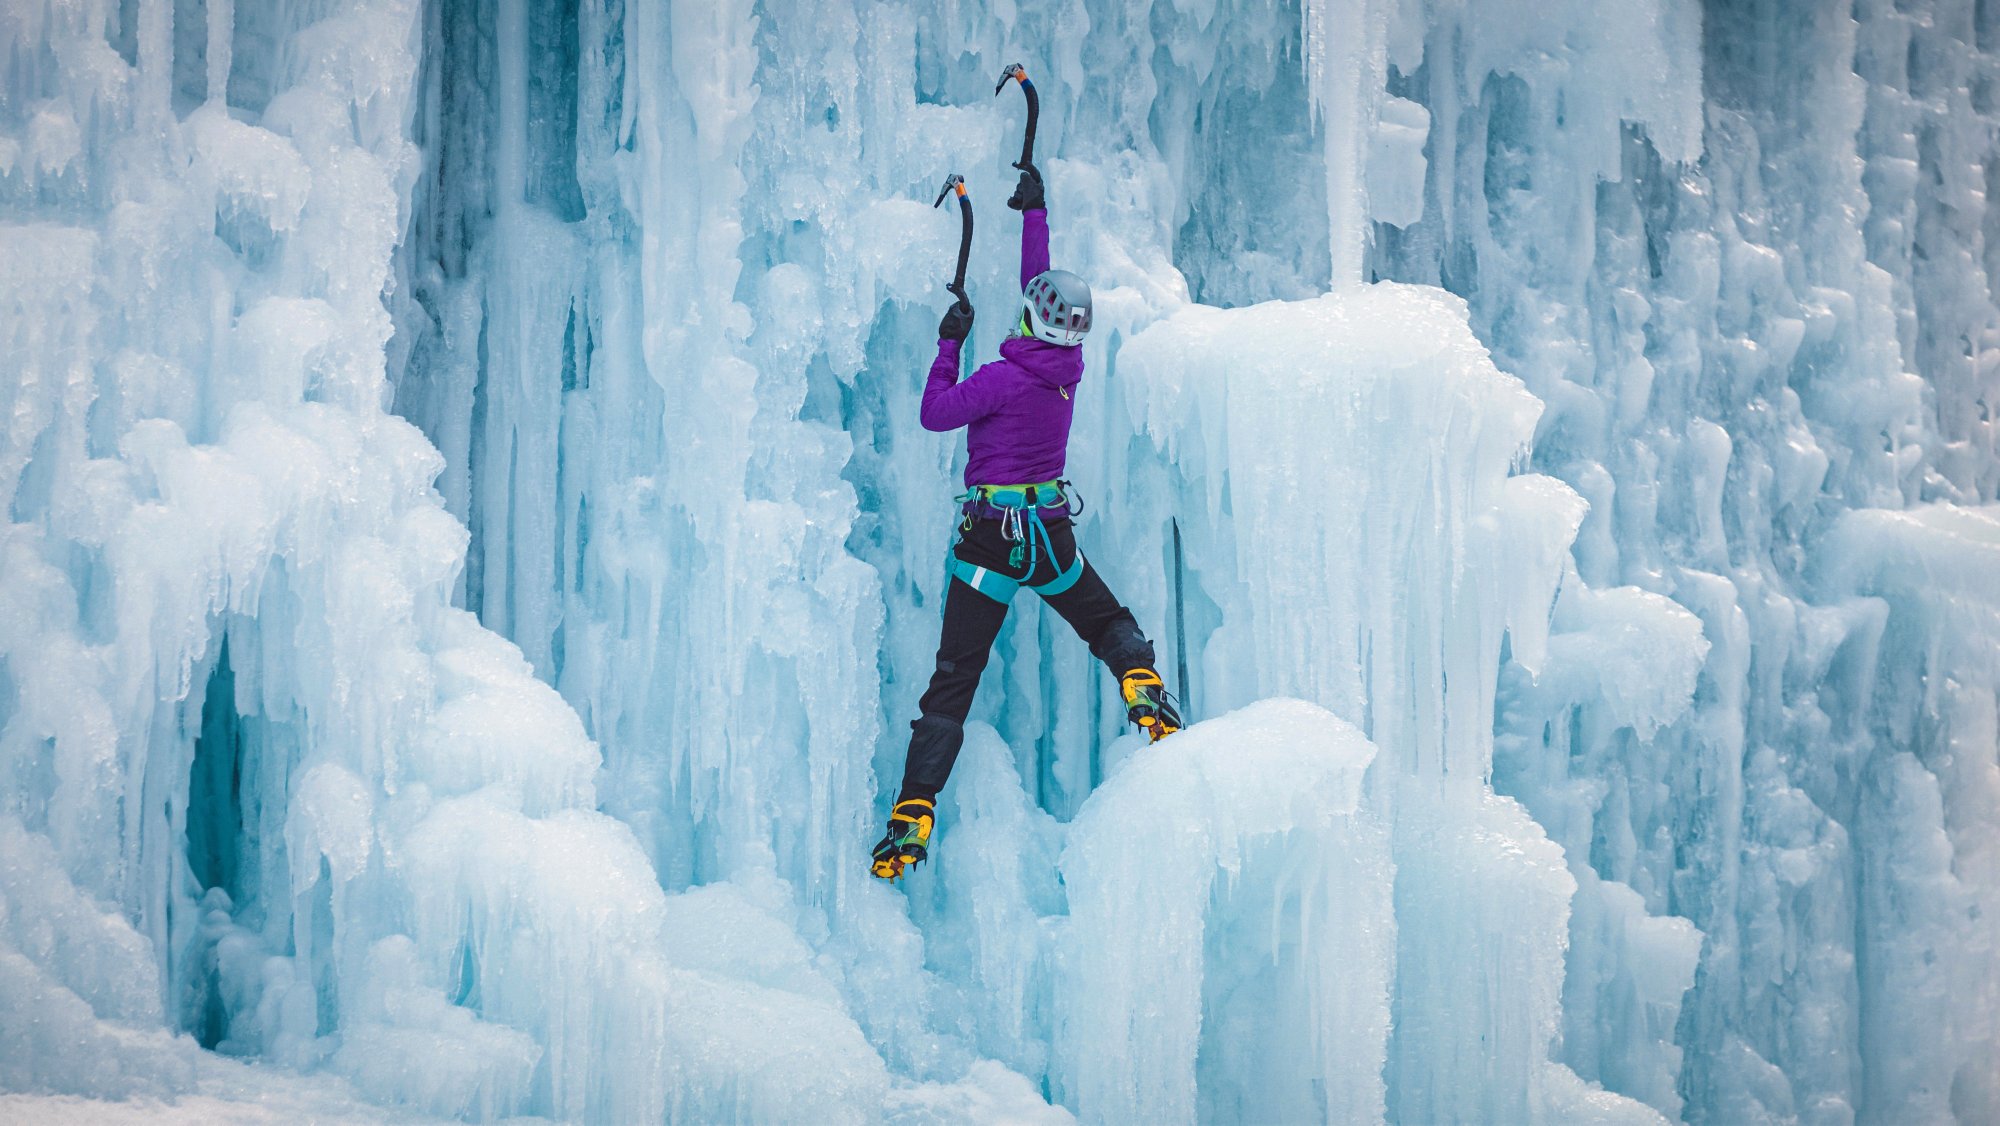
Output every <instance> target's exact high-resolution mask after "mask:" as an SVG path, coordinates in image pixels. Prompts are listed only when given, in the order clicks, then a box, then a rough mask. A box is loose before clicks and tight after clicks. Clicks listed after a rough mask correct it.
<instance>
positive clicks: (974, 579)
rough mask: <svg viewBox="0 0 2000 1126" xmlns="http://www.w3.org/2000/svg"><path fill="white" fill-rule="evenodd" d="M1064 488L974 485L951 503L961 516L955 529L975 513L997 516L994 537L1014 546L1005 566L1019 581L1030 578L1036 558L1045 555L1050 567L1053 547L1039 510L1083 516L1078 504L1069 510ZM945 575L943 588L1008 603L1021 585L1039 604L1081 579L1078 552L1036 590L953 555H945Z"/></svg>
mask: <svg viewBox="0 0 2000 1126" xmlns="http://www.w3.org/2000/svg"><path fill="white" fill-rule="evenodd" d="M1068 486H1069V482H1067V481H1044V482H1042V483H1040V484H1037V485H974V486H973V487H972V488H971V489H970V490H969V491H967V492H966V493H965V494H964V495H963V496H960V497H958V498H957V500H958V502H959V504H960V506H961V508H962V510H963V511H964V512H965V522H964V524H963V525H962V526H961V527H962V528H969V527H970V526H971V523H972V520H973V517H974V516H975V515H976V514H977V513H978V512H980V511H981V510H989V511H998V512H999V513H1000V535H1001V537H1002V538H1003V539H1006V540H1007V541H1008V542H1010V543H1012V544H1013V545H1014V549H1013V550H1012V551H1010V552H1009V553H1008V555H1007V565H1008V566H1010V567H1018V568H1022V571H1021V573H1022V575H1023V576H1024V577H1025V576H1028V575H1033V574H1034V573H1035V566H1036V564H1037V563H1038V562H1039V561H1040V559H1041V556H1042V553H1044V552H1046V553H1047V554H1048V557H1049V562H1050V563H1054V562H1055V561H1056V548H1055V541H1054V540H1052V539H1051V538H1050V537H1049V529H1048V525H1047V524H1044V523H1043V522H1042V509H1044V508H1050V509H1058V508H1059V509H1060V510H1061V512H1062V514H1063V515H1064V516H1075V515H1077V514H1078V513H1080V512H1082V511H1083V506H1082V505H1081V504H1075V505H1074V506H1072V502H1071V499H1070V495H1069V492H1068ZM1047 497H1054V498H1055V500H1056V502H1057V503H1056V504H1047V503H1044V498H1047ZM1024 564H1025V566H1024ZM945 571H946V579H945V581H946V583H949V582H950V581H951V579H952V578H957V579H959V580H961V581H963V582H964V583H965V585H967V586H969V587H971V588H972V589H974V590H976V591H978V592H979V593H981V594H983V595H985V596H986V597H988V598H991V599H992V600H993V601H995V602H1002V603H1005V602H1012V601H1013V600H1014V593H1015V592H1016V591H1018V590H1020V589H1021V587H1022V586H1024V585H1025V586H1027V587H1028V589H1029V590H1032V591H1034V592H1035V593H1036V594H1039V595H1041V596H1042V597H1043V598H1053V597H1055V596H1056V595H1058V594H1061V593H1062V592H1064V591H1066V590H1068V589H1069V588H1071V587H1073V586H1075V585H1076V581H1077V580H1078V579H1080V578H1082V577H1083V552H1081V551H1078V552H1077V553H1076V558H1075V559H1073V560H1071V561H1070V565H1069V566H1068V567H1067V568H1065V569H1064V570H1062V571H1061V572H1059V573H1058V574H1057V575H1056V577H1055V578H1053V579H1050V580H1049V581H1048V582H1045V583H1040V584H1028V583H1025V582H1024V579H1013V578H1008V577H1007V576H1006V575H1001V574H996V573H994V572H992V571H989V570H987V569H986V568H984V567H981V566H979V565H978V564H976V563H967V562H966V561H965V560H963V559H960V558H959V557H958V553H957V552H956V551H947V552H946V553H945Z"/></svg>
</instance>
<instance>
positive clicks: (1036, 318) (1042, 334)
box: [1021, 270, 1090, 348]
mask: <svg viewBox="0 0 2000 1126" xmlns="http://www.w3.org/2000/svg"><path fill="white" fill-rule="evenodd" d="M1021 300H1022V302H1023V303H1025V304H1026V305H1027V328H1028V334H1029V335H1030V336H1033V337H1034V338H1035V339H1037V340H1046V341H1048V342H1049V343H1051V344H1060V345H1062V346H1064V347H1066V348H1074V347H1076V346H1077V345H1079V344H1081V343H1083V334H1084V333H1086V332H1089V331H1090V283H1088V282H1086V281H1084V280H1083V279H1082V278H1080V277H1077V276H1076V275H1075V274H1072V273H1070V272H1069V271H1068V270H1043V271H1042V272H1041V273H1039V274H1036V275H1035V276H1034V277H1032V278H1030V279H1028V286H1027V288H1026V289H1023V290H1022V291H1021Z"/></svg>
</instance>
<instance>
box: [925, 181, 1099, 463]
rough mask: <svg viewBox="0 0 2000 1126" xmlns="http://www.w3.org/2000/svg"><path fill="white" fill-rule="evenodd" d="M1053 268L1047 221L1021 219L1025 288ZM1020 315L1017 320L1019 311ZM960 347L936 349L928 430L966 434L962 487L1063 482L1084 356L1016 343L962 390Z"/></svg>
mask: <svg viewBox="0 0 2000 1126" xmlns="http://www.w3.org/2000/svg"><path fill="white" fill-rule="evenodd" d="M1048 268H1049V216H1048V212H1046V211H1024V212H1022V213H1021V285H1022V287H1023V288H1026V287H1027V284H1028V282H1029V281H1030V280H1032V279H1033V278H1034V277H1035V275H1036V274H1039V273H1041V272H1042V271H1044V270H1046V269H1048ZM1015 315H1017V316H1018V315H1019V312H1018V309H1017V311H1016V314H1015ZM958 351H959V342H958V341H956V340H940V341H938V354H937V359H935V360H932V361H931V376H930V379H929V381H928V382H926V383H925V384H924V405H923V411H922V419H923V424H924V429H926V430H936V431H945V430H956V429H958V428H959V427H961V426H964V427H967V430H966V433H965V448H966V453H967V457H966V460H965V484H966V487H968V488H970V487H971V486H973V485H1034V484H1039V483H1041V482H1043V481H1053V480H1055V479H1056V478H1058V477H1061V476H1062V472H1063V458H1064V456H1065V455H1066V454H1067V453H1068V452H1069V423H1070V411H1071V409H1072V408H1073V407H1074V406H1075V405H1076V404H1075V403H1074V401H1073V397H1074V396H1075V394H1076V385H1077V382H1078V381H1079V380H1081V379H1082V378H1083V349H1082V348H1081V347H1078V348H1065V347H1063V346H1062V345H1060V344H1050V343H1049V342H1048V341H1046V340H1037V339H1035V338H1034V337H1032V336H1016V337H1011V338H1009V339H1008V340H1006V341H1004V342H1002V343H1001V345H1000V358H999V359H997V360H994V361H993V362H992V363H990V364H981V365H980V366H979V370H977V371H975V372H973V373H972V377H971V378H970V379H967V380H966V381H965V382H963V383H960V382H958Z"/></svg>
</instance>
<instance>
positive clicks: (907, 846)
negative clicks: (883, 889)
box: [870, 798, 937, 880]
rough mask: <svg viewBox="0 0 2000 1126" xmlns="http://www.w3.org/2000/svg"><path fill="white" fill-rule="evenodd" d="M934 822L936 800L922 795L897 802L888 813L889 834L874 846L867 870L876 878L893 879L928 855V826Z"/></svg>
mask: <svg viewBox="0 0 2000 1126" xmlns="http://www.w3.org/2000/svg"><path fill="white" fill-rule="evenodd" d="M936 824H937V806H936V805H935V804H933V803H931V802H928V801H925V800H924V799H922V798H910V799H909V800H907V801H899V802H897V803H896V808H895V810H894V811H892V812H891V813H890V814H889V834H888V836H885V837H883V838H882V842H881V843H880V844H878V845H876V846H875V863H874V865H873V867H872V868H871V869H870V871H872V872H873V873H874V874H875V877H876V878H877V879H882V880H894V879H898V878H900V877H901V876H902V875H903V873H904V871H905V870H906V869H908V868H909V867H910V866H911V865H912V864H922V863H923V862H924V860H925V858H926V857H928V856H929V855H930V843H931V829H932V827H933V826H935V825H936Z"/></svg>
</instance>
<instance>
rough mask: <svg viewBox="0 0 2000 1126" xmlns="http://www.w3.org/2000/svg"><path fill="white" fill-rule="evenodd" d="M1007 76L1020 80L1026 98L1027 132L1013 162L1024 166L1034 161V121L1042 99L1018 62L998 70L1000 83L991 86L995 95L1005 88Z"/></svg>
mask: <svg viewBox="0 0 2000 1126" xmlns="http://www.w3.org/2000/svg"><path fill="white" fill-rule="evenodd" d="M1009 78H1012V79H1015V80H1016V81H1018V82H1020V84H1021V93H1023V94H1025V95H1027V98H1028V132H1027V135H1026V136H1024V137H1022V138H1021V159H1020V160H1018V161H1016V162H1015V164H1014V167H1016V168H1025V167H1027V166H1028V165H1030V164H1033V163H1034V162H1035V121H1036V119H1037V118H1039V117H1041V116H1042V99H1041V98H1039V97H1037V96H1036V95H1035V84H1034V83H1032V82H1030V81H1028V72H1027V70H1025V69H1024V68H1023V67H1022V66H1021V64H1020V63H1009V64H1008V65H1007V69H1006V70H1003V71H1001V72H1000V84H999V85H998V86H995V87H994V88H993V94H994V96H995V97H998V96H999V94H1000V91H1002V90H1005V89H1006V88H1007V80H1008V79H1009Z"/></svg>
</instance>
